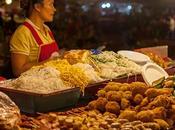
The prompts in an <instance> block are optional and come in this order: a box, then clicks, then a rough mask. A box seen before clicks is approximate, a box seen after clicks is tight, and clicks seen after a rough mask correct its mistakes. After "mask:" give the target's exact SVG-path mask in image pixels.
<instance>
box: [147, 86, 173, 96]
mask: <svg viewBox="0 0 175 130" xmlns="http://www.w3.org/2000/svg"><path fill="white" fill-rule="evenodd" d="M145 95H146V96H147V97H148V98H155V97H157V96H159V95H167V96H169V95H172V90H170V89H166V88H164V89H156V88H149V89H148V90H147V91H146V92H145Z"/></svg>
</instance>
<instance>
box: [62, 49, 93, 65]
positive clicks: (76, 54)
mask: <svg viewBox="0 0 175 130" xmlns="http://www.w3.org/2000/svg"><path fill="white" fill-rule="evenodd" d="M90 54H91V53H90V51H88V50H71V51H67V52H65V53H64V55H63V58H64V59H66V60H68V62H69V63H70V64H76V63H88V62H89V61H88V57H89V56H90Z"/></svg>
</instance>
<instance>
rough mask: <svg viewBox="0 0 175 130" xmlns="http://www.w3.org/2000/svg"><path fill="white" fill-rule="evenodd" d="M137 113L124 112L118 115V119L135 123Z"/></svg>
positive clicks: (131, 111)
mask: <svg viewBox="0 0 175 130" xmlns="http://www.w3.org/2000/svg"><path fill="white" fill-rule="evenodd" d="M136 115H137V113H136V112H135V111H133V110H124V111H123V112H121V114H120V115H119V119H127V120H129V121H135V120H136Z"/></svg>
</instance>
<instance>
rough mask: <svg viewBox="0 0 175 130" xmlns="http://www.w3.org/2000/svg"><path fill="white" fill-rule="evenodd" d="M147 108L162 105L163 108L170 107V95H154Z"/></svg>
mask: <svg viewBox="0 0 175 130" xmlns="http://www.w3.org/2000/svg"><path fill="white" fill-rule="evenodd" d="M148 107H149V108H153V107H164V108H170V107H171V97H168V96H166V95H160V96H158V97H156V98H155V99H154V100H153V101H152V102H150V103H149V104H148Z"/></svg>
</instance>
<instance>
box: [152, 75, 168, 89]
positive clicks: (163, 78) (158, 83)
mask: <svg viewBox="0 0 175 130" xmlns="http://www.w3.org/2000/svg"><path fill="white" fill-rule="evenodd" d="M164 81H165V77H162V78H160V79H158V80H156V81H154V82H153V83H152V85H153V86H154V87H156V88H163V85H162V83H163V82H164Z"/></svg>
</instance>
